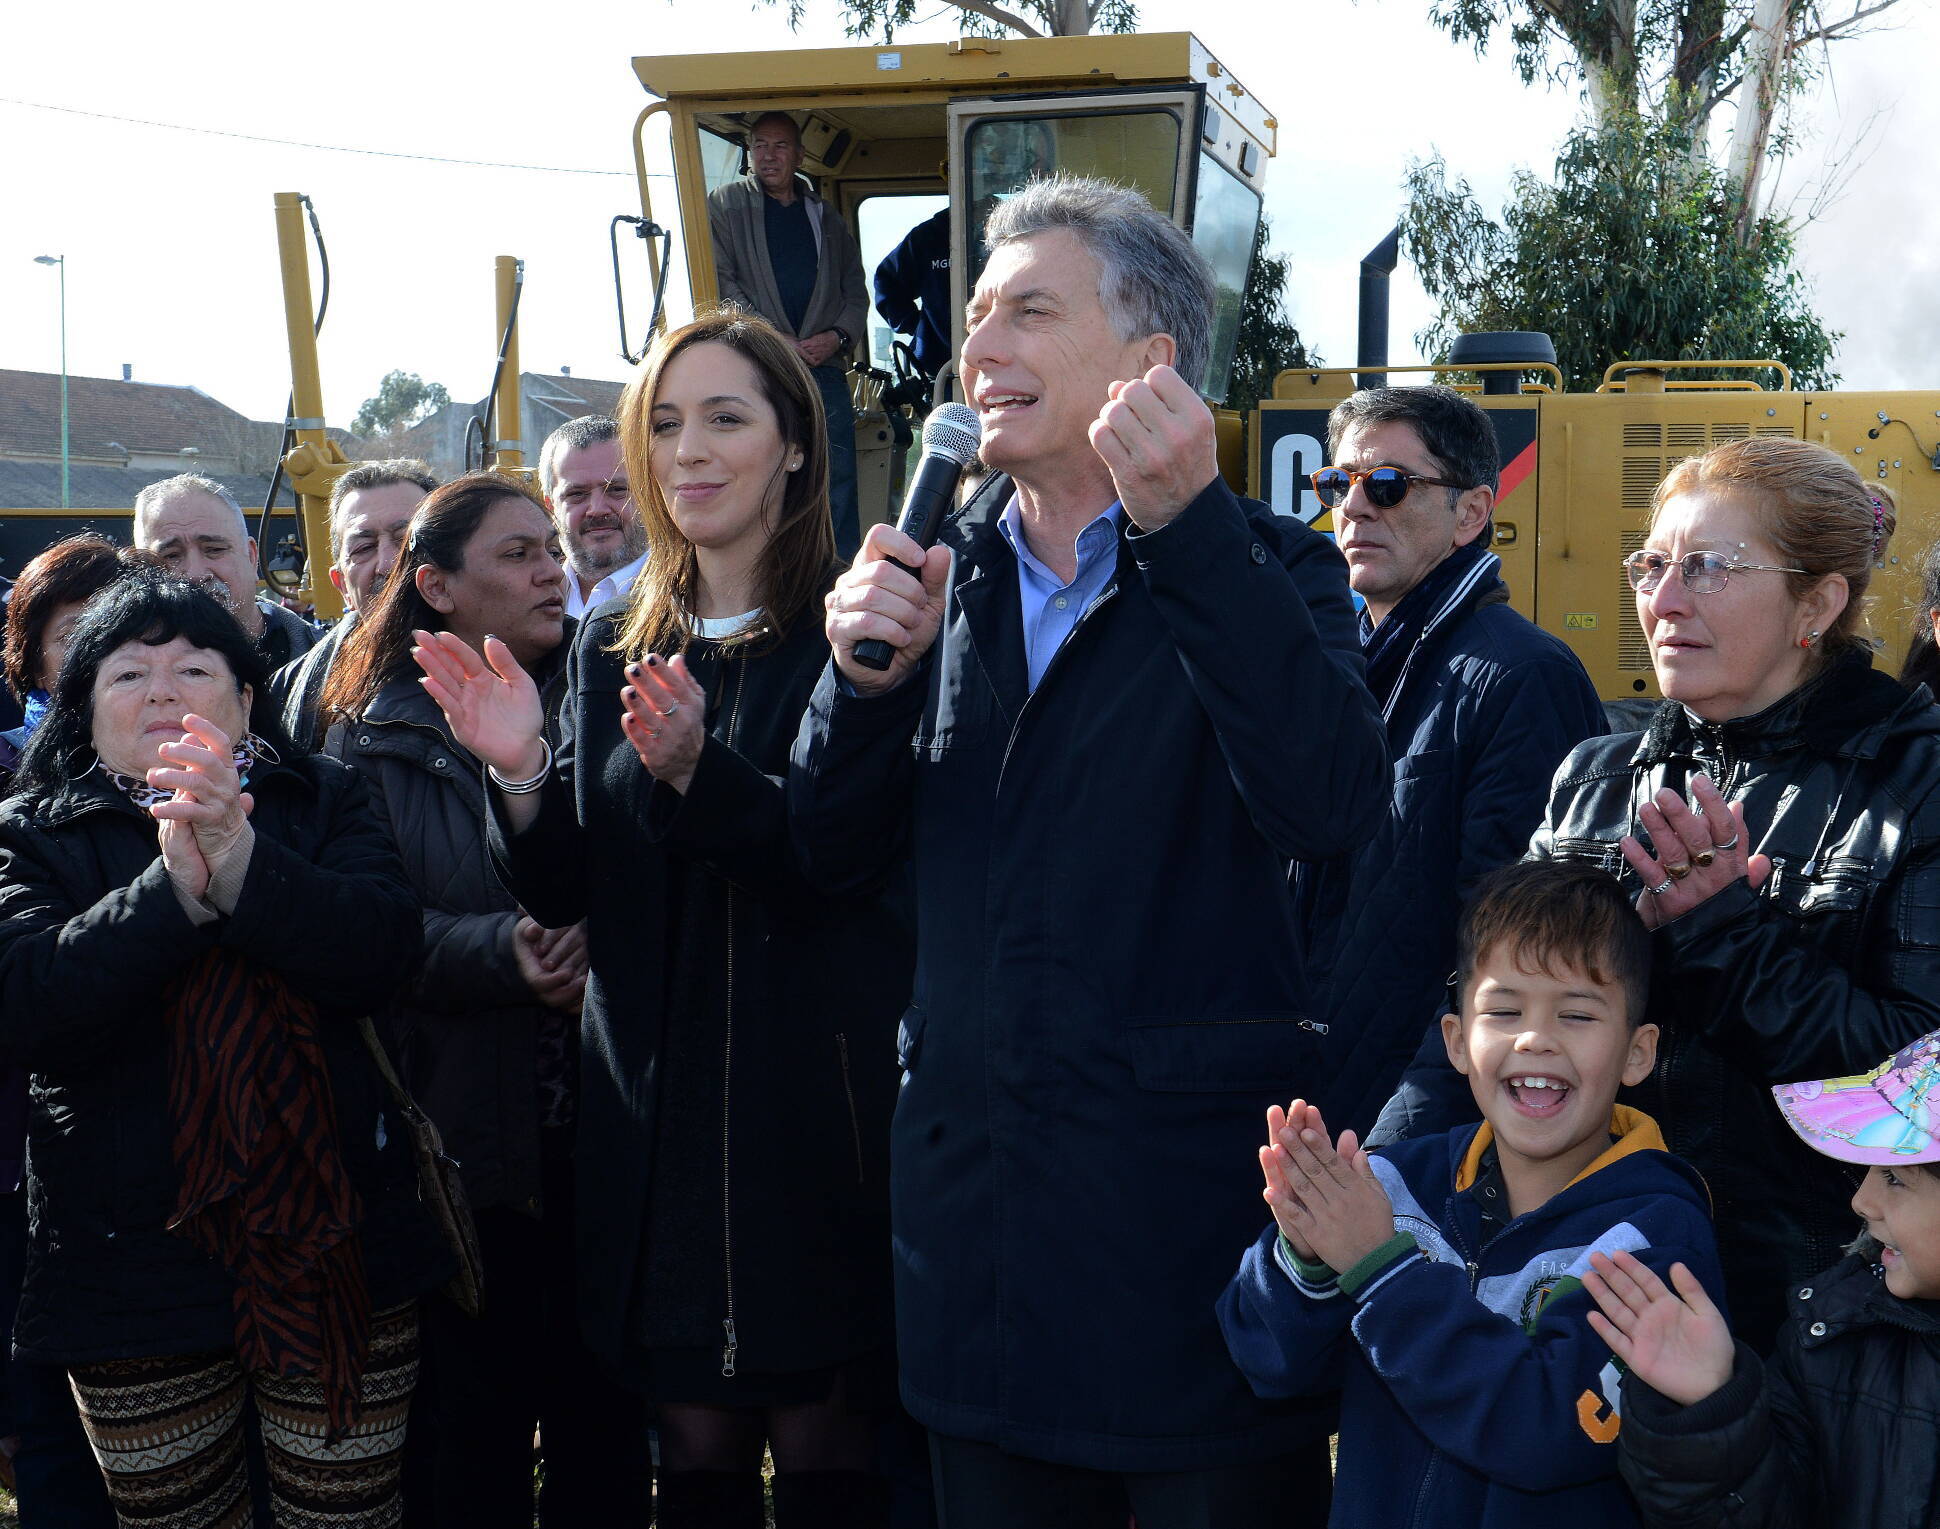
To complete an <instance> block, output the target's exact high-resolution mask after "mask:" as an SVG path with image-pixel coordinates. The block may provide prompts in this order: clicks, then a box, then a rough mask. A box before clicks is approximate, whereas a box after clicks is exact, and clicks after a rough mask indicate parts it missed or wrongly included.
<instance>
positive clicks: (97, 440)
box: [0, 371, 250, 456]
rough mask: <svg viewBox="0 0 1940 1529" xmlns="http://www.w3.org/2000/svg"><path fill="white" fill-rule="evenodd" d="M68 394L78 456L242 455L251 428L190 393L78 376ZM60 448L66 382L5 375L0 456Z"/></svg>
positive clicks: (0, 392) (41, 375) (0, 376)
mask: <svg viewBox="0 0 1940 1529" xmlns="http://www.w3.org/2000/svg"><path fill="white" fill-rule="evenodd" d="M67 387H68V441H69V449H70V451H72V453H73V454H74V455H76V456H102V455H105V454H107V448H108V445H109V443H110V442H119V443H120V444H121V445H123V446H126V447H129V448H130V449H132V450H136V451H169V452H174V451H180V450H181V449H182V448H183V447H184V446H195V447H197V448H199V449H201V450H202V451H204V452H207V451H208V450H209V448H210V446H211V445H218V444H219V445H221V446H222V447H224V448H225V449H226V450H227V451H228V452H229V453H231V454H233V453H235V452H237V451H239V450H240V449H241V445H242V441H243V439H244V435H243V432H244V431H245V430H246V428H247V427H248V425H249V423H250V421H249V420H248V418H247V417H246V416H244V415H242V414H239V413H237V412H236V410H234V409H232V408H230V407H229V406H228V405H227V404H224V403H218V402H217V401H216V400H215V399H213V398H211V397H210V396H209V395H208V394H207V393H204V392H202V391H200V390H199V389H197V388H192V387H169V386H166V385H164V384H161V383H155V382H123V381H121V380H120V379H119V378H109V377H73V376H70V377H69V378H68V380H67ZM60 449H61V379H60V375H59V373H57V372H13V371H0V451H16V452H58V451H59V450H60Z"/></svg>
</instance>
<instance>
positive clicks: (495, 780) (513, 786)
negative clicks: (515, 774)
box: [485, 738, 552, 796]
mask: <svg viewBox="0 0 1940 1529" xmlns="http://www.w3.org/2000/svg"><path fill="white" fill-rule="evenodd" d="M539 747H540V748H542V749H544V750H545V751H546V757H545V759H544V761H543V762H542V763H541V764H540V766H539V773H538V774H537V775H535V776H533V777H532V779H530V780H507V779H506V778H505V777H504V776H503V775H501V774H499V773H498V770H497V768H496V767H495V766H493V765H487V766H485V773H486V774H487V775H489V776H490V777H491V778H492V784H493V785H495V786H497V787H498V788H499V790H501V791H503V792H504V793H505V794H506V795H507V796H530V795H531V794H532V793H533V792H534V791H537V790H538V789H539V788H540V787H541V786H543V785H544V784H545V783H546V780H547V778H548V777H549V776H550V775H551V774H552V745H551V744H550V743H548V742H546V740H545V739H544V738H541V739H540V740H539Z"/></svg>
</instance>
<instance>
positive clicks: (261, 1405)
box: [70, 1305, 418, 1529]
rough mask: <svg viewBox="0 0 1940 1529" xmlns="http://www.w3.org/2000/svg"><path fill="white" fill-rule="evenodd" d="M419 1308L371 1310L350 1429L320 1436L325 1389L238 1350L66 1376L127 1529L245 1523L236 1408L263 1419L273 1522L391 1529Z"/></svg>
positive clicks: (414, 1371) (311, 1527) (285, 1527)
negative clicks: (246, 1367)
mask: <svg viewBox="0 0 1940 1529" xmlns="http://www.w3.org/2000/svg"><path fill="white" fill-rule="evenodd" d="M417 1376H418V1313H417V1307H416V1306H415V1305H405V1306H395V1307H393V1308H391V1309H390V1310H389V1311H383V1312H379V1313H377V1314H376V1315H375V1316H373V1317H372V1318H371V1330H370V1361H369V1363H368V1365H367V1366H366V1367H365V1370H364V1380H363V1386H362V1389H361V1398H362V1410H361V1411H360V1412H359V1414H358V1418H357V1424H356V1426H355V1427H354V1428H352V1429H351V1431H350V1432H349V1433H347V1434H346V1435H344V1437H343V1438H342V1439H340V1440H338V1441H337V1444H336V1445H335V1447H334V1448H333V1447H330V1446H326V1445H325V1443H324V1423H325V1416H324V1395H323V1387H322V1386H321V1385H320V1384H319V1383H318V1382H316V1381H315V1380H311V1379H307V1378H302V1377H298V1378H294V1379H284V1378H282V1377H279V1376H276V1375H271V1374H267V1373H262V1372H258V1373H254V1374H249V1373H245V1372H244V1371H243V1369H242V1368H241V1366H239V1365H238V1364H237V1362H236V1355H235V1353H234V1351H233V1350H226V1351H219V1352H215V1353H203V1354H180V1355H171V1356H167V1357H163V1358H157V1359H118V1360H112V1361H108V1362H105V1363H102V1364H90V1365H81V1366H79V1367H77V1368H75V1369H74V1370H73V1371H71V1373H70V1378H71V1379H72V1381H73V1383H74V1395H75V1399H76V1400H77V1401H78V1402H79V1403H80V1409H81V1425H82V1427H83V1428H85V1429H86V1430H87V1436H88V1443H89V1444H90V1445H92V1446H93V1448H94V1457H95V1459H96V1460H98V1461H99V1462H100V1463H101V1473H102V1475H103V1476H104V1477H105V1478H106V1480H107V1484H108V1500H109V1501H110V1502H111V1503H112V1504H113V1505H114V1510H115V1516H116V1518H117V1520H118V1521H119V1522H120V1524H121V1525H122V1526H123V1529H248V1525H249V1523H250V1517H251V1514H250V1497H249V1477H248V1470H247V1467H246V1465H245V1463H244V1457H243V1423H244V1409H245V1408H248V1407H252V1406H253V1407H254V1408H255V1409H256V1412H257V1414H258V1416H259V1417H260V1419H261V1421H262V1433H263V1447H264V1454H265V1456H266V1457H267V1462H268V1466H269V1485H270V1500H271V1504H272V1506H273V1507H274V1509H275V1513H276V1523H277V1529H393V1526H395V1525H397V1524H398V1523H399V1522H400V1521H401V1520H402V1516H403V1506H402V1503H401V1500H400V1498H399V1496H398V1483H399V1478H400V1473H401V1470H402V1466H403V1462H404V1419H405V1414H406V1412H408V1411H409V1410H410V1404H411V1388H412V1387H413V1386H414V1385H415V1384H416V1383H417Z"/></svg>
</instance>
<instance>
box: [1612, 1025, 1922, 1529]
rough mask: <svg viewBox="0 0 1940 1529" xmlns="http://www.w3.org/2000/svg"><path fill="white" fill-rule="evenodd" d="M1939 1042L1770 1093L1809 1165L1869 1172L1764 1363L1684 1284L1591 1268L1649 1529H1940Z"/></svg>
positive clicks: (1615, 1267)
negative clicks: (1851, 1216) (1652, 1528)
mask: <svg viewBox="0 0 1940 1529" xmlns="http://www.w3.org/2000/svg"><path fill="white" fill-rule="evenodd" d="M1937 1089H1940V1031H1936V1032H1934V1033H1933V1034H1931V1035H1923V1036H1921V1037H1920V1039H1918V1040H1916V1041H1914V1042H1912V1043H1911V1044H1910V1045H1908V1046H1905V1047H1904V1048H1902V1049H1901V1050H1900V1051H1899V1052H1898V1053H1896V1054H1895V1055H1894V1056H1893V1057H1891V1058H1890V1059H1889V1060H1887V1061H1885V1062H1882V1063H1881V1064H1880V1065H1879V1066H1878V1067H1875V1068H1874V1069H1873V1070H1872V1071H1871V1072H1868V1073H1864V1074H1861V1075H1859V1076H1856V1077H1847V1078H1829V1079H1824V1080H1820V1081H1816V1082H1807V1083H1787V1084H1781V1085H1780V1086H1779V1087H1777V1088H1775V1089H1773V1090H1772V1092H1773V1094H1774V1095H1775V1096H1776V1098H1777V1101H1778V1108H1779V1109H1780V1110H1781V1111H1782V1112H1783V1113H1784V1115H1785V1118H1786V1120H1787V1122H1788V1123H1789V1124H1790V1125H1791V1127H1792V1129H1793V1130H1795V1131H1797V1132H1798V1134H1799V1135H1800V1137H1802V1138H1803V1139H1804V1140H1805V1142H1806V1144H1807V1145H1808V1146H1810V1147H1811V1148H1812V1149H1813V1150H1814V1151H1816V1152H1821V1153H1823V1154H1825V1155H1826V1156H1827V1157H1831V1158H1836V1159H1838V1160H1839V1161H1840V1162H1846V1163H1853V1164H1856V1165H1858V1166H1860V1167H1863V1168H1864V1169H1865V1170H1866V1173H1865V1177H1864V1178H1863V1179H1862V1180H1861V1181H1860V1184H1859V1189H1858V1192H1857V1193H1855V1194H1854V1195H1853V1198H1852V1208H1853V1210H1854V1211H1855V1212H1856V1213H1857V1214H1858V1216H1859V1217H1860V1219H1861V1220H1862V1222H1863V1223H1864V1227H1863V1230H1862V1232H1861V1235H1860V1237H1859V1240H1858V1241H1857V1242H1855V1243H1854V1244H1853V1247H1852V1250H1851V1251H1850V1252H1849V1253H1848V1254H1847V1256H1846V1257H1845V1258H1844V1259H1843V1260H1841V1261H1840V1262H1839V1263H1837V1264H1835V1265H1834V1266H1833V1267H1832V1268H1830V1269H1828V1270H1827V1271H1826V1272H1825V1273H1824V1274H1822V1275H1820V1276H1819V1277H1818V1278H1817V1279H1815V1280H1813V1281H1812V1282H1811V1283H1810V1284H1809V1285H1805V1286H1802V1287H1800V1288H1799V1289H1797V1290H1794V1291H1793V1292H1792V1293H1791V1321H1790V1322H1789V1323H1787V1324H1786V1327H1785V1328H1784V1330H1783V1331H1782V1332H1781V1333H1780V1334H1779V1340H1778V1347H1777V1350H1776V1352H1775V1353H1774V1354H1773V1355H1772V1357H1771V1358H1770V1359H1768V1360H1761V1359H1760V1358H1759V1356H1758V1355H1756V1354H1754V1353H1753V1352H1752V1351H1751V1350H1750V1349H1749V1348H1748V1347H1746V1346H1745V1345H1743V1344H1740V1343H1734V1342H1733V1340H1732V1337H1731V1334H1730V1332H1729V1330H1728V1329H1727V1327H1726V1325H1725V1322H1724V1319H1723V1318H1722V1317H1721V1316H1720V1315H1719V1314H1718V1311H1717V1309H1716V1308H1715V1307H1714V1306H1713V1305H1712V1304H1711V1302H1710V1300H1709V1299H1708V1298H1707V1297H1706V1296H1705V1293H1704V1291H1703V1289H1702V1288H1701V1286H1700V1285H1699V1284H1698V1283H1697V1281H1696V1280H1694V1279H1692V1278H1691V1276H1690V1274H1689V1273H1688V1271H1686V1270H1684V1269H1682V1268H1681V1267H1673V1268H1672V1270H1671V1271H1670V1274H1671V1283H1670V1285H1669V1286H1666V1285H1665V1283H1664V1281H1663V1280H1661V1279H1660V1278H1658V1276H1657V1275H1655V1274H1654V1273H1652V1272H1651V1271H1650V1270H1649V1269H1647V1268H1645V1267H1644V1266H1643V1265H1641V1264H1639V1263H1638V1262H1637V1261H1636V1260H1635V1259H1633V1258H1631V1257H1630V1256H1629V1255H1628V1254H1624V1253H1618V1254H1617V1255H1616V1256H1615V1257H1614V1258H1604V1257H1603V1256H1602V1255H1601V1254H1597V1255H1593V1257H1592V1263H1593V1264H1594V1265H1595V1272H1594V1273H1592V1274H1591V1275H1590V1276H1589V1277H1588V1278H1587V1279H1586V1280H1585V1283H1586V1284H1587V1285H1588V1286H1589V1289H1590V1293H1591V1294H1592V1295H1593V1296H1594V1297H1595V1298H1596V1301H1597V1305H1598V1306H1599V1307H1600V1308H1601V1311H1600V1313H1598V1314H1592V1315H1591V1317H1590V1319H1589V1320H1590V1323H1591V1325H1592V1326H1593V1327H1595V1328H1596V1330H1597V1331H1598V1332H1599V1333H1600V1334H1601V1335H1602V1336H1603V1337H1604V1338H1605V1340H1606V1341H1607V1342H1608V1343H1609V1344H1610V1347H1611V1348H1612V1350H1613V1351H1614V1352H1615V1353H1616V1354H1617V1356H1618V1358H1619V1359H1621V1360H1622V1361H1623V1362H1624V1363H1625V1364H1626V1365H1627V1366H1628V1367H1629V1373H1628V1374H1627V1375H1626V1376H1625V1377H1624V1383H1623V1418H1624V1427H1623V1433H1622V1436H1621V1438H1620V1439H1619V1441H1618V1443H1619V1463H1620V1465H1621V1467H1622V1470H1623V1475H1624V1479H1625V1480H1626V1481H1627V1482H1628V1483H1629V1484H1630V1487H1631V1490H1632V1491H1633V1492H1634V1493H1635V1494H1636V1497H1637V1501H1638V1504H1639V1506H1640V1508H1641V1509H1642V1511H1643V1514H1644V1518H1645V1521H1646V1522H1647V1523H1652V1524H1666V1525H1668V1524H1677V1525H1680V1526H1697V1525H1710V1524H1717V1525H1726V1524H1731V1525H1739V1524H1742V1525H1753V1524H1756V1525H1759V1526H1761V1529H1786V1526H1790V1525H1797V1526H1799V1529H1805V1526H1808V1525H1809V1526H1813V1529H1844V1526H1851V1529H1860V1526H1862V1525H1863V1526H1865V1529H1892V1526H1896V1525H1908V1526H1912V1525H1927V1524H1932V1523H1936V1522H1940V1474H1937V1473H1936V1470H1935V1464H1934V1462H1935V1444H1934V1439H1935V1420H1936V1419H1940V1139H1936V1133H1940V1110H1936V1108H1935V1104H1934V1103H1932V1102H1930V1101H1933V1100H1934V1095H1935V1091H1936V1090H1937Z"/></svg>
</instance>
